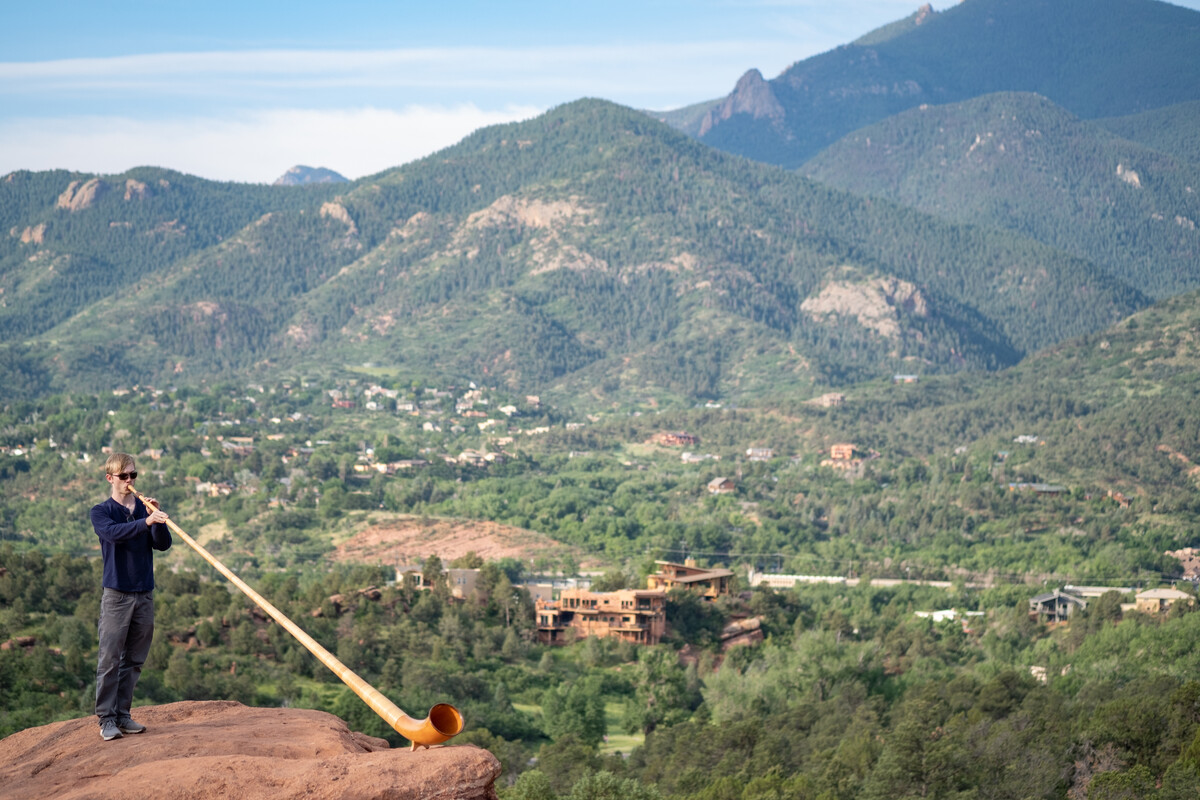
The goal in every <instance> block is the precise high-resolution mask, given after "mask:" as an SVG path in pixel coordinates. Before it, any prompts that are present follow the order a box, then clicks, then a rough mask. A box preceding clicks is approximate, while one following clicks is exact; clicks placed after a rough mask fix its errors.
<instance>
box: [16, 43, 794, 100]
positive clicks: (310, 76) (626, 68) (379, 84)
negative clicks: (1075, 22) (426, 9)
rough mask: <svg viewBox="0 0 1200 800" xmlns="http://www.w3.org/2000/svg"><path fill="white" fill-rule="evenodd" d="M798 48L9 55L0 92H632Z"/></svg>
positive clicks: (690, 81)
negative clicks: (317, 89)
mask: <svg viewBox="0 0 1200 800" xmlns="http://www.w3.org/2000/svg"><path fill="white" fill-rule="evenodd" d="M794 47H795V43H794V42H792V41H783V40H782V39H780V40H775V41H771V42H766V41H720V42H667V43H660V42H646V43H636V44H635V43H631V44H620V45H591V46H578V47H575V46H539V47H527V48H519V47H518V48H497V47H488V48H485V47H443V48H414V49H397V50H367V51H353V50H257V51H236V52H205V53H152V54H143V55H129V56H114V57H110V58H78V59H59V60H53V61H23V62H15V61H10V62H0V94H5V95H27V94H38V93H42V92H47V91H50V92H54V91H77V90H93V91H94V90H100V91H105V90H108V91H114V92H120V93H128V92H139V91H140V92H148V93H178V92H181V91H182V92H188V93H191V92H203V93H206V94H220V93H222V92H237V93H242V92H244V91H245V90H246V89H247V88H250V89H264V88H269V89H274V90H278V89H306V88H312V87H314V86H316V87H334V86H336V87H365V88H455V89H472V88H475V89H488V88H503V89H504V90H505V93H506V94H509V95H511V94H513V93H514V92H519V91H521V90H527V91H528V90H534V91H537V90H546V89H551V90H556V89H567V88H570V87H574V88H576V89H579V88H583V89H585V91H586V88H587V87H589V86H595V85H603V86H608V87H612V88H615V89H617V90H618V91H621V92H625V93H638V92H644V91H646V90H647V81H646V76H647V75H648V74H652V75H654V76H655V81H654V83H656V84H660V85H661V84H662V83H666V84H667V87H666V88H677V87H678V86H680V85H686V86H696V85H698V84H699V82H700V81H703V80H704V79H705V78H707V77H710V76H711V75H712V73H713V72H714V67H715V66H716V65H722V66H720V67H717V68H718V69H721V70H722V74H723V73H724V72H725V71H726V70H727V68H726V67H725V66H723V65H725V64H728V63H737V64H739V65H741V64H744V63H746V62H748V61H751V60H754V59H755V58H756V57H761V56H762V55H763V54H764V53H773V54H774V53H776V52H778V53H783V52H784V51H785V50H786V52H788V53H789V54H790V53H792V52H794ZM776 58H779V56H776ZM699 85H702V84H699ZM660 90H661V88H660ZM575 96H578V95H575ZM575 96H572V97H567V98H563V99H564V100H568V99H575Z"/></svg>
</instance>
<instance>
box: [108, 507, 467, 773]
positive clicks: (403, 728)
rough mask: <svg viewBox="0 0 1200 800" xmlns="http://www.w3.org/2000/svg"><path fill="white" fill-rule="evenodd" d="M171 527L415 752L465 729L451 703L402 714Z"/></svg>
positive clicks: (172, 526)
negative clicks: (419, 714)
mask: <svg viewBox="0 0 1200 800" xmlns="http://www.w3.org/2000/svg"><path fill="white" fill-rule="evenodd" d="M129 490H130V491H131V492H133V494H134V495H136V496H137V498H138V499H139V500H141V501H142V503H143V504H145V506H146V508H149V509H150V510H151V511H157V510H158V506H157V505H156V504H154V503H153V502H151V501H150V500H147V499H146V497H145V496H144V495H143V494H141V492H139V491H137V490H136V489H134V488H133V487H132V486H131V487H130V488H129ZM167 527H168V528H170V529H171V531H172V532H173V533H175V534H176V535H177V536H179V538H180V539H183V540H184V541H185V542H187V543H188V545H189V546H190V547H191V548H192V549H193V550H195V551H196V552H197V553H199V554H200V556H201V558H203V559H204V560H205V561H207V562H208V563H209V564H212V565H213V566H214V567H215V568H216V570H217V572H220V573H221V574H222V575H224V576H225V577H226V578H228V579H229V582H230V583H232V584H233V585H234V586H236V587H237V588H239V589H241V590H242V592H243V593H244V594H245V595H246V596H247V597H249V598H250V599H251V600H253V601H254V602H255V603H256V604H257V605H258V607H259V608H261V609H262V610H263V611H265V612H267V613H268V614H270V615H271V618H272V619H274V620H275V621H276V622H278V623H279V624H280V625H282V626H283V628H284V629H285V630H286V631H287V632H288V633H290V634H291V635H292V636H294V637H296V639H298V640H299V641H300V644H302V645H304V646H305V647H307V648H308V651H309V652H310V653H312V654H313V655H314V656H316V657H317V658H318V659H319V660H320V662H321V663H322V664H324V665H325V666H327V667H329V669H331V670H332V671H333V674H334V675H337V676H338V677H339V678H341V679H342V681H343V682H344V683H345V684H346V685H347V686H349V687H350V688H351V690H353V692H354V693H355V694H356V695H358V696H359V697H361V698H362V700H363V702H364V703H366V704H367V705H368V706H370V707H371V710H372V711H374V712H375V713H376V714H378V715H379V716H381V717H383V720H384V722H386V723H387V724H388V725H391V726H392V730H394V731H396V733H398V734H400V735H401V736H403V737H404V738H405V739H408V740H409V741H410V742H412V749H413V750H416V749H417V746H418V745H420V746H422V747H429V746H430V745H433V744H441V743H442V742H445V741H447V740H449V739H451V738H452V737H454V736H457V735H458V734H459V733H461V732H462V729H463V717H462V714H461V713H460V712H459V710H458V709H457V708H455V707H454V706H452V705H450V704H449V703H438V704H437V705H435V706H434V707H433V708H431V709H429V716H428V717H426V718H425V719H413V718H412V717H410V716H409V715H408V714H405V713H404V712H403V711H401V710H400V709H399V708H398V707H397V706H396V704H395V703H393V702H392V701H391V700H388V699H387V697H385V696H384V695H383V694H382V693H381V692H380V691H379V690H378V689H376V688H375V687H374V686H372V685H371V684H369V683H367V682H366V681H365V680H363V679H362V678H360V677H359V676H358V675H357V674H355V672H354V670H352V669H350V668H349V667H347V666H346V665H345V664H343V663H342V662H341V661H339V660H338V659H337V657H336V656H334V655H333V653H330V652H329V651H328V650H326V649H325V648H324V647H322V646H321V645H320V644H319V643H318V642H317V640H316V639H314V638H312V637H311V636H309V635H308V634H307V633H305V632H304V631H303V630H302V629H301V628H300V626H299V625H297V624H296V623H294V622H292V621H291V620H290V619H288V618H287V616H286V615H285V614H284V613H283V612H282V611H280V610H279V609H278V608H276V607H275V606H273V605H271V603H270V602H268V601H267V599H266V598H265V597H263V596H262V595H260V594H259V593H258V592H256V591H254V590H253V589H251V588H250V586H249V585H248V584H247V583H246V582H245V581H243V580H242V579H241V578H239V577H238V576H237V575H234V574H233V572H232V571H231V570H230V569H229V568H228V567H226V566H225V565H224V564H222V563H221V562H220V561H218V560H217V559H216V558H215V557H214V556H213V554H212V553H210V552H208V551H207V550H205V549H204V547H203V546H202V545H201V544H200V543H199V542H197V541H196V540H195V539H193V538H192V537H191V536H188V535H187V533H186V532H185V531H184V530H183V528H180V527H179V526H178V525H176V524H175V523H174V522H173V521H172V520H169V519H168V520H167Z"/></svg>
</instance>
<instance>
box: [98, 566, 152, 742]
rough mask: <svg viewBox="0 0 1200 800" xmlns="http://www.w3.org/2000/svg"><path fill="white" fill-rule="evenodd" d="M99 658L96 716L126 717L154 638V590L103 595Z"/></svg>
mask: <svg viewBox="0 0 1200 800" xmlns="http://www.w3.org/2000/svg"><path fill="white" fill-rule="evenodd" d="M99 630H100V657H99V660H98V663H97V664H96V716H97V717H99V718H100V724H101V725H103V724H104V723H105V722H106V721H108V720H112V721H114V722H116V721H117V720H118V719H127V718H128V717H129V707H130V706H131V705H132V704H133V687H134V686H136V685H137V682H138V678H139V677H140V676H141V674H142V664H144V663H146V656H147V655H149V654H150V640H151V639H152V638H153V637H154V593H153V592H118V591H117V590H116V589H107V588H106V589H105V590H104V594H103V596H102V597H101V598H100V629H99Z"/></svg>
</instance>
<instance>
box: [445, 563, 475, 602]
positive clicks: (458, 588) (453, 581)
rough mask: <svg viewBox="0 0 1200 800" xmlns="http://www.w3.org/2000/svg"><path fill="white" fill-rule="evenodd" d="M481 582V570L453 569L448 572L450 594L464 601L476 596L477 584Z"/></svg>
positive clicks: (447, 579)
mask: <svg viewBox="0 0 1200 800" xmlns="http://www.w3.org/2000/svg"><path fill="white" fill-rule="evenodd" d="M478 580H479V570H477V569H460V568H458V567H451V568H449V569H447V570H446V583H447V584H448V585H449V586H450V594H452V595H454V596H455V597H457V598H459V599H462V598H465V597H470V596H471V595H473V594H475V584H476V583H477V582H478Z"/></svg>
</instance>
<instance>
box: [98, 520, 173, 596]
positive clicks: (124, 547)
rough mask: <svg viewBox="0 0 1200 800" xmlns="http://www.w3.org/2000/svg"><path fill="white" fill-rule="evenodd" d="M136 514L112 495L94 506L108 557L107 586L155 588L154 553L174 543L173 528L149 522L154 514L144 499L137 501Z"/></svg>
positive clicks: (103, 552) (125, 589) (102, 547)
mask: <svg viewBox="0 0 1200 800" xmlns="http://www.w3.org/2000/svg"><path fill="white" fill-rule="evenodd" d="M133 503H134V508H133V516H132V517H131V516H130V515H129V511H128V510H127V509H126V508H125V506H123V505H121V504H120V503H118V502H117V501H116V500H114V499H112V498H111V497H110V498H108V499H107V500H105V501H104V502H103V503H101V504H100V505H97V506H92V527H93V528H95V529H96V535H97V536H98V537H100V555H101V556H102V557H103V559H104V584H103V585H104V588H105V589H116V590H118V591H121V592H149V591H151V590H153V589H154V553H153V551H152V550H151V548H153V550H166V549H167V548H169V547H170V546H171V531H170V529H169V528H167V526H166V524H165V523H162V522H160V523H158V524H156V525H147V524H146V523H145V519H146V517H148V516H150V514H149V513H148V512H147V511H146V506H144V505H143V504H142V501H141V500H138V499H137V498H134V500H133Z"/></svg>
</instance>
